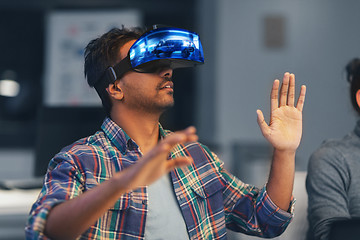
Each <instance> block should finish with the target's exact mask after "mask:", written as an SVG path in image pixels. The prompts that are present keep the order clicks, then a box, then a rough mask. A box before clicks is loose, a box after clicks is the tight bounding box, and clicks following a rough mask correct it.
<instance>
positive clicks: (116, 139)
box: [101, 117, 136, 154]
mask: <svg viewBox="0 0 360 240" xmlns="http://www.w3.org/2000/svg"><path fill="white" fill-rule="evenodd" d="M101 129H102V130H103V131H104V133H105V135H106V136H107V137H108V138H109V140H110V141H111V143H112V144H114V145H115V147H117V148H118V149H119V150H120V152H121V153H122V154H125V152H126V149H127V147H128V145H130V144H131V143H132V142H133V143H134V144H135V145H136V143H135V142H134V141H133V140H132V139H131V138H130V137H129V135H127V134H126V132H125V131H124V130H123V129H122V128H121V127H119V125H117V124H116V123H115V122H114V121H113V120H111V119H110V118H109V117H107V118H105V120H104V122H103V124H102V125H101Z"/></svg>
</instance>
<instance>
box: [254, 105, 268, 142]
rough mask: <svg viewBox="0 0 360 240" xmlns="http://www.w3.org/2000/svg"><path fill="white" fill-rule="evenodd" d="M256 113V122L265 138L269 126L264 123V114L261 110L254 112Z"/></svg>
mask: <svg viewBox="0 0 360 240" xmlns="http://www.w3.org/2000/svg"><path fill="white" fill-rule="evenodd" d="M256 113H257V122H258V124H259V127H260V130H261V132H262V134H263V135H264V136H267V133H268V132H269V125H267V123H266V122H265V118H264V114H263V113H262V111H261V110H259V109H258V110H256Z"/></svg>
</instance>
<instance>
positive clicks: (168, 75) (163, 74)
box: [159, 68, 173, 78]
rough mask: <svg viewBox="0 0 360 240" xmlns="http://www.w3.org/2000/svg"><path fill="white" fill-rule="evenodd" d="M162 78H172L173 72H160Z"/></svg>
mask: <svg viewBox="0 0 360 240" xmlns="http://www.w3.org/2000/svg"><path fill="white" fill-rule="evenodd" d="M159 75H160V77H168V78H172V75H173V70H172V69H171V68H163V69H161V70H160V72H159Z"/></svg>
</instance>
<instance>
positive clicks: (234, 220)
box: [211, 152, 295, 237]
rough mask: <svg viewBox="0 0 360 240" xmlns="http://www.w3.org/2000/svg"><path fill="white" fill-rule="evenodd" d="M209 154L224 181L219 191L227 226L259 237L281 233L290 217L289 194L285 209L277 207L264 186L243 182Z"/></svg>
mask: <svg viewBox="0 0 360 240" xmlns="http://www.w3.org/2000/svg"><path fill="white" fill-rule="evenodd" d="M211 154H212V156H213V158H214V160H215V161H216V162H217V164H218V166H219V171H220V173H221V174H222V176H223V178H224V179H225V180H226V184H227V186H226V187H225V188H224V191H223V196H224V210H225V221H226V226H227V228H229V229H231V230H233V231H238V232H243V233H245V234H248V235H256V236H261V237H276V236H278V235H280V234H281V233H283V232H284V231H285V229H286V227H287V226H288V225H289V223H290V222H291V220H292V218H293V207H294V203H295V200H294V199H293V198H292V200H291V203H290V206H289V210H288V212H286V211H284V210H282V209H280V208H279V207H278V206H276V205H275V204H274V203H273V201H272V200H271V199H270V197H269V195H268V194H267V191H266V186H264V187H263V188H262V189H258V188H256V187H255V186H252V185H249V184H245V183H243V182H242V181H240V180H239V179H237V178H236V177H235V176H233V175H232V174H230V173H229V172H228V171H227V170H225V169H224V168H223V165H224V164H223V162H221V161H220V160H219V158H218V157H217V155H216V154H215V153H213V152H212V153H211Z"/></svg>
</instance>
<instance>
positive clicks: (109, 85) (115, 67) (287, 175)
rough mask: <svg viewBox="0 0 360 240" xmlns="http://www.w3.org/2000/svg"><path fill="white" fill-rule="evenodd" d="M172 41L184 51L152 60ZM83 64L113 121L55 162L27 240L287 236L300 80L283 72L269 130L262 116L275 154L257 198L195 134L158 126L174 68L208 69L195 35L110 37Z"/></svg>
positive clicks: (116, 32) (169, 100) (126, 33)
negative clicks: (297, 82)
mask: <svg viewBox="0 0 360 240" xmlns="http://www.w3.org/2000/svg"><path fill="white" fill-rule="evenodd" d="M167 39H171V41H173V40H174V39H177V40H178V41H183V43H184V44H183V46H185V47H183V48H182V49H179V48H177V47H172V48H171V46H170V49H169V48H167V49H166V50H165V49H164V48H162V50H161V51H162V52H161V53H159V51H160V50H159V49H156V51H154V49H155V48H156V46H160V45H159V44H156V42H159V43H160V42H162V44H161V46H163V45H164V44H163V43H166V41H167ZM189 42H191V44H190V43H189ZM184 49H186V54H184ZM188 53H190V54H188ZM162 54H163V55H162ZM85 55H86V57H85V74H86V76H87V80H88V83H89V84H90V86H95V89H96V91H97V92H98V94H99V96H100V97H101V99H102V102H103V105H104V108H105V109H106V110H107V112H108V115H109V117H108V118H106V119H105V120H104V123H103V125H102V130H101V131H99V132H97V133H95V134H94V135H92V136H90V137H88V138H84V139H81V140H79V141H77V142H76V143H74V144H73V145H70V146H68V147H66V148H64V149H63V150H62V151H61V152H60V153H59V154H57V155H56V156H55V157H54V158H53V159H52V160H51V162H50V164H49V168H48V171H47V174H46V177H45V181H44V187H43V189H42V191H41V193H40V196H39V199H38V200H37V201H36V203H35V204H34V206H33V208H32V211H31V213H30V217H29V221H28V225H27V227H26V233H27V238H28V239H47V238H51V239H75V238H79V239H143V238H145V239H226V227H228V228H229V229H232V230H235V231H241V232H244V233H247V234H252V235H258V236H264V237H274V236H277V235H279V234H281V233H282V232H283V231H284V230H285V228H286V226H287V225H288V224H289V222H290V220H291V219H292V212H291V211H292V210H291V209H292V205H293V201H292V187H293V178H294V165H295V163H294V161H295V152H296V149H297V147H298V145H299V143H300V139H301V134H302V108H303V104H304V99H305V86H303V87H302V88H301V92H300V97H299V100H298V102H297V106H294V101H295V99H294V98H295V77H294V75H293V74H289V73H285V75H284V79H283V83H282V87H281V90H280V97H279V100H278V91H279V80H275V81H274V84H273V88H272V92H271V120H270V125H269V126H268V125H267V124H266V122H265V121H264V117H263V114H262V112H261V111H260V110H258V111H257V114H258V123H259V126H260V129H261V131H262V133H263V135H264V136H265V138H266V139H268V140H269V142H270V143H271V144H272V145H273V146H274V156H273V162H272V167H271V172H270V176H269V181H268V183H267V185H266V187H264V188H263V189H262V190H259V189H257V188H255V187H253V186H249V185H247V184H244V183H242V182H241V181H240V180H238V179H236V178H235V177H234V176H232V175H231V174H229V173H228V172H227V171H226V170H225V169H224V168H223V163H222V162H220V161H219V159H218V158H217V156H216V155H215V154H214V153H213V152H211V151H210V150H209V149H208V148H207V147H206V146H203V145H201V144H200V143H198V142H196V141H197V135H196V130H195V128H194V127H189V128H187V129H185V130H183V131H179V132H175V133H170V132H169V131H165V130H163V129H162V127H161V125H160V124H159V117H160V115H161V114H162V113H163V112H164V111H165V110H166V109H168V108H169V107H172V106H173V104H174V99H173V92H174V89H173V82H172V80H171V78H172V74H173V70H172V69H173V68H177V67H189V66H193V65H196V64H201V63H202V62H203V56H202V48H201V43H200V41H199V39H198V36H197V34H195V33H192V32H189V31H186V30H182V29H174V28H160V29H154V30H152V31H149V32H146V33H145V34H143V32H141V31H140V30H139V29H132V30H128V29H124V28H123V29H113V30H111V31H109V32H108V33H106V34H104V35H103V36H101V37H100V38H98V39H95V40H93V41H91V42H90V43H89V44H88V46H87V48H86V53H85ZM155 55H156V56H155ZM169 172H170V174H168V173H169ZM152 183H154V184H152ZM150 184H151V185H150Z"/></svg>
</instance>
